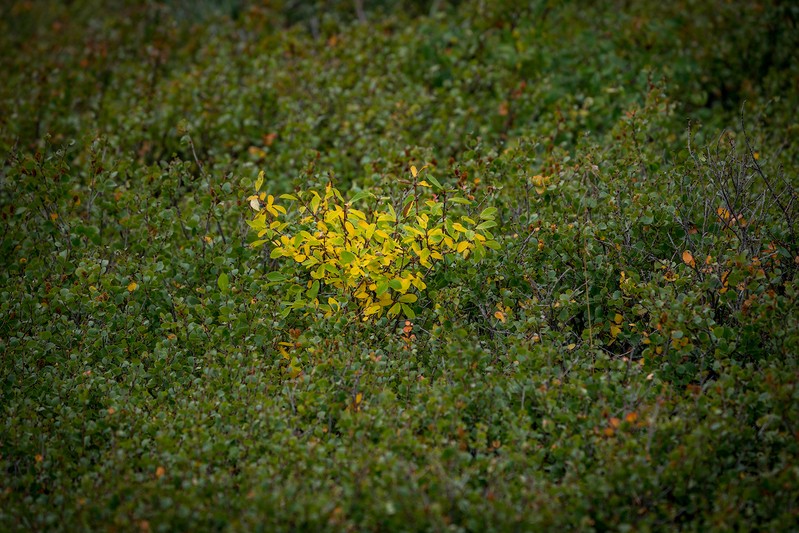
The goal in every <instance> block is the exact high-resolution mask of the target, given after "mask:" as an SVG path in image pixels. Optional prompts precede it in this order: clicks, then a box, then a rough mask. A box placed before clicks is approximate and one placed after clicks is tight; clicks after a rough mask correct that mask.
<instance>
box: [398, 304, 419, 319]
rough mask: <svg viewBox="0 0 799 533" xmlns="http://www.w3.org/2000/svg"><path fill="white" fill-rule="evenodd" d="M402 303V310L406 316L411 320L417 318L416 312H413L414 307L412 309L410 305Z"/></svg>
mask: <svg viewBox="0 0 799 533" xmlns="http://www.w3.org/2000/svg"><path fill="white" fill-rule="evenodd" d="M400 305H402V312H403V313H405V316H406V317H407V318H408V319H409V320H413V319H414V318H416V313H414V312H413V309H411V308H410V307H409V306H407V305H405V304H400Z"/></svg>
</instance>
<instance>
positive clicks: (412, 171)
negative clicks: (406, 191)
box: [411, 165, 419, 178]
mask: <svg viewBox="0 0 799 533" xmlns="http://www.w3.org/2000/svg"><path fill="white" fill-rule="evenodd" d="M411 174H413V177H414V178H415V177H416V176H418V175H419V171H418V170H416V167H415V166H414V165H411Z"/></svg>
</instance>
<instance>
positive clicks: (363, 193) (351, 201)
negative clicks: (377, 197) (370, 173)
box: [347, 191, 374, 204]
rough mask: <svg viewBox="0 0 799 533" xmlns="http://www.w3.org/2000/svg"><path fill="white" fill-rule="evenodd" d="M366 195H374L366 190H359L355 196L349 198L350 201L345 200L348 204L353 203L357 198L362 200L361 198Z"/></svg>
mask: <svg viewBox="0 0 799 533" xmlns="http://www.w3.org/2000/svg"><path fill="white" fill-rule="evenodd" d="M367 196H374V195H373V194H372V193H370V192H367V191H361V192H359V193H357V194H356V195H355V196H353V197H352V198H350V201H349V202H347V203H348V204H354V203H355V202H357V201H358V200H362V199H364V198H366V197H367Z"/></svg>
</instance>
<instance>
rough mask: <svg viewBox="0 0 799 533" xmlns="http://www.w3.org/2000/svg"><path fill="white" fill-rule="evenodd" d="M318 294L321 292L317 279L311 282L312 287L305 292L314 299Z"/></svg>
mask: <svg viewBox="0 0 799 533" xmlns="http://www.w3.org/2000/svg"><path fill="white" fill-rule="evenodd" d="M317 294H319V280H316V281H314V282H313V283H312V284H311V288H310V289H308V292H306V293H305V295H306V296H307V297H308V298H309V299H310V300H313V299H314V298H316V295H317Z"/></svg>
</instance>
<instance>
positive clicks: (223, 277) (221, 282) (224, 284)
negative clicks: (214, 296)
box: [216, 272, 230, 293]
mask: <svg viewBox="0 0 799 533" xmlns="http://www.w3.org/2000/svg"><path fill="white" fill-rule="evenodd" d="M216 284H217V286H218V287H219V290H220V291H222V292H223V293H227V292H228V290H229V288H230V278H228V275H227V274H225V273H224V272H222V273H221V274H219V278H217V280H216Z"/></svg>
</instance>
